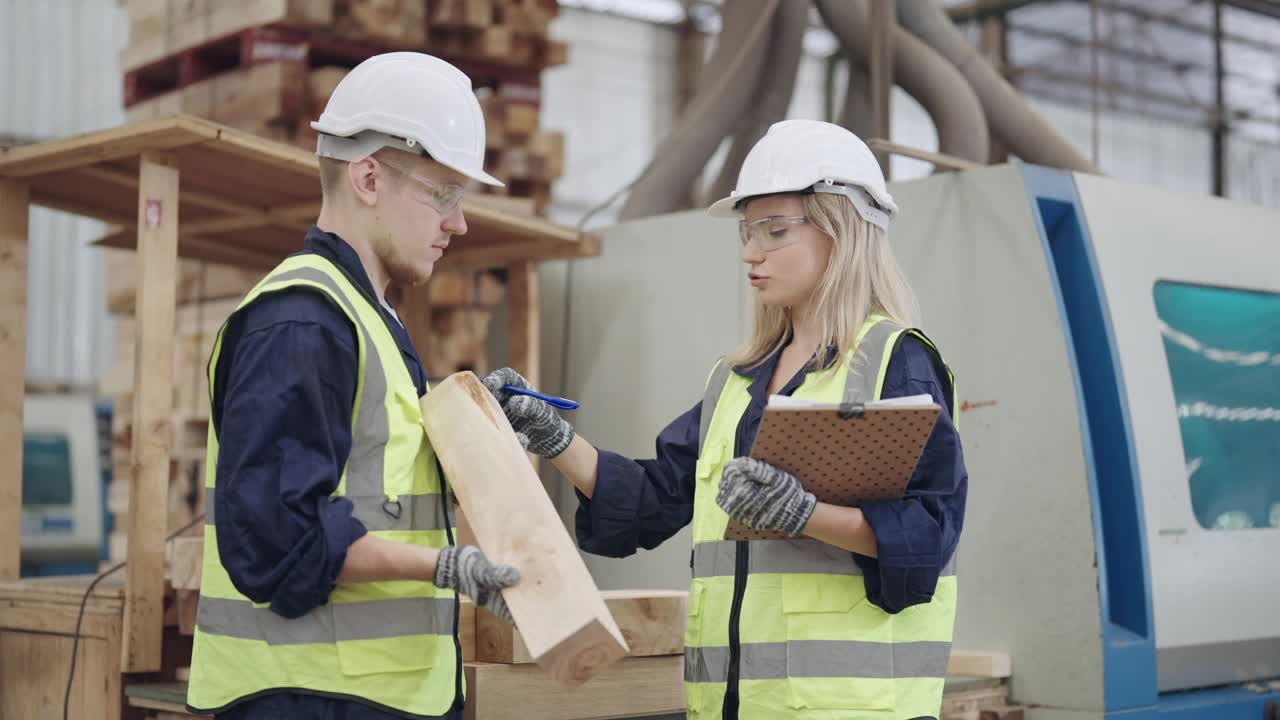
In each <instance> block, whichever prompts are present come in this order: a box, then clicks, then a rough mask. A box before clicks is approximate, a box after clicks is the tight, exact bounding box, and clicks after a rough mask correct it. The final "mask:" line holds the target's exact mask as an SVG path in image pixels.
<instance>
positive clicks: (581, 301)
mask: <svg viewBox="0 0 1280 720" xmlns="http://www.w3.org/2000/svg"><path fill="white" fill-rule="evenodd" d="M891 191H892V192H893V195H894V198H895V200H896V201H897V203H898V205H899V207H900V209H901V211H900V213H899V215H898V217H897V218H896V219H895V220H894V223H893V226H892V228H891V232H890V242H892V243H893V245H894V248H895V252H896V253H897V255H898V257H899V259H900V260H901V261H902V264H903V266H904V268H905V270H906V273H907V276H908V278H909V279H910V281H911V283H912V285H913V287H914V288H915V290H916V292H917V294H918V295H919V297H920V301H921V306H922V310H923V314H924V326H925V330H926V332H928V333H929V335H930V337H932V338H933V339H934V340H935V341H937V342H938V343H939V345H940V347H941V348H942V350H943V353H944V354H945V355H946V357H947V359H948V361H949V362H950V363H951V365H952V367H953V369H954V370H955V373H956V377H957V382H958V387H959V391H960V397H961V401H962V409H961V413H960V414H961V420H960V431H961V434H962V436H963V438H964V447H965V455H966V464H967V467H968V470H969V500H968V511H967V516H966V519H965V526H964V531H963V535H962V539H961V542H960V548H959V550H958V558H957V567H958V574H959V600H958V609H957V621H956V634H955V642H954V647H956V648H959V649H963V650H990V651H1000V652H1008V653H1009V654H1010V656H1011V658H1012V661H1013V677H1012V678H1011V681H1010V682H1011V692H1012V696H1013V697H1014V699H1016V700H1017V701H1018V702H1020V703H1024V704H1026V705H1027V706H1028V707H1029V710H1028V717H1029V718H1031V719H1032V720H1086V719H1089V720H1093V719H1097V720H1101V719H1103V718H1117V719H1124V720H1148V719H1152V720H1154V719H1156V718H1159V719H1161V720H1165V719H1169V718H1172V719H1176V720H1190V719H1192V718H1195V719H1197V720H1199V719H1203V720H1210V719H1211V720H1237V719H1241V720H1243V719H1244V718H1249V719H1250V720H1264V719H1265V720H1276V718H1280V212H1277V211H1275V210H1269V209H1264V208H1259V207H1254V206H1250V205H1246V204H1242V203H1236V202H1228V201H1225V200H1222V199H1217V198H1212V197H1203V196H1196V195H1187V194H1180V193H1172V192H1168V191H1164V190H1160V189H1157V188H1152V187H1148V186H1142V185H1134V184H1128V183H1124V182H1119V181H1116V180H1113V179H1109V178H1103V177H1097V176H1091V175H1086V174H1079V173H1068V172H1059V171H1054V170H1049V169H1045V168H1041V167H1036V166H1027V165H1019V164H1013V165H1001V166H993V167H986V168H980V169H977V170H973V171H967V172H963V173H946V174H939V175H934V176H932V177H929V178H925V179H921V180H912V181H906V182H898V183H893V184H891ZM602 234H603V238H604V247H603V252H602V254H601V256H600V257H599V258H594V259H591V260H587V261H581V262H578V263H576V264H575V269H574V273H575V274H574V278H573V284H574V295H573V300H572V308H573V310H572V322H573V325H572V332H571V333H570V336H569V339H568V342H567V344H566V346H567V348H568V350H569V352H568V353H567V354H566V355H565V358H564V359H565V361H567V362H569V363H570V369H569V371H568V372H567V374H566V377H568V378H569V382H568V384H567V385H566V386H565V387H560V388H558V389H557V388H549V389H550V390H558V391H559V393H560V394H565V395H567V396H569V397H575V398H579V399H581V400H582V402H583V405H582V409H581V410H579V411H577V412H576V416H575V425H576V426H577V427H579V428H580V429H581V430H582V431H583V432H584V434H586V435H587V436H588V437H590V438H591V439H592V440H593V441H596V442H598V443H599V444H600V446H602V447H607V448H611V449H617V450H619V451H622V452H625V453H628V454H631V455H632V456H636V457H651V456H652V455H651V453H652V452H653V450H652V438H653V437H654V436H655V435H656V434H657V432H658V431H659V430H660V429H661V428H662V426H663V425H664V424H665V423H666V422H669V421H670V420H671V419H672V418H674V417H676V416H677V415H678V414H679V413H681V412H683V411H684V410H686V409H688V407H689V406H691V405H692V404H693V403H694V401H696V399H697V398H698V397H700V396H701V393H702V386H703V383H704V382H705V379H706V372H707V371H708V370H709V368H710V367H711V364H712V362H713V361H714V359H715V358H716V357H717V356H718V355H719V354H720V353H723V352H724V351H725V350H726V349H727V348H729V347H732V346H733V345H734V344H735V343H736V342H738V341H739V340H740V339H741V338H742V337H743V336H744V334H745V332H746V330H747V328H748V327H749V319H750V309H749V308H750V289H749V288H747V287H746V283H745V277H744V276H745V270H744V269H743V266H742V264H741V262H740V260H739V258H738V246H737V242H736V228H735V227H734V226H733V224H732V223H730V222H726V221H722V220H716V219H712V218H708V217H707V216H706V214H705V212H704V211H701V210H693V211H688V212H681V213H673V214H669V215H662V216H657V217H652V218H645V219H643V220H637V221H631V222H627V223H622V224H619V225H617V226H614V227H612V228H608V229H606V230H605V231H603V233H602ZM551 294H552V293H547V295H548V296H550V295H551ZM557 300H558V298H557ZM548 302H549V304H548V310H551V309H553V308H552V306H551V305H550V301H548ZM554 309H558V306H557V307H556V308H554ZM672 318H680V321H678V322H673V321H672ZM544 342H545V343H546V344H547V345H548V346H550V347H559V346H560V338H558V337H555V335H554V332H549V333H548V336H547V337H544ZM672 348H679V349H680V350H679V351H678V352H672V351H671V349H672ZM554 362H555V360H554V359H553V363H554ZM547 369H550V367H548V368H547ZM552 372H554V370H552ZM619 387H627V388H628V391H627V392H625V393H620V392H618V389H617V388H619ZM574 507H576V503H575V502H573V500H572V497H571V496H570V495H566V496H565V498H564V501H563V502H562V509H563V511H564V512H565V513H566V514H568V513H571V512H572V510H573V508H574ZM686 533H687V530H686V531H682V533H681V534H680V535H678V536H677V537H676V538H673V539H672V540H670V541H668V542H667V543H665V544H664V545H663V546H661V547H659V548H658V549H656V550H654V551H648V552H641V553H638V554H637V555H634V556H632V557H629V558H626V559H623V560H609V559H603V558H595V557H592V556H588V558H587V562H588V564H589V565H590V567H591V568H592V572H593V573H594V574H595V575H596V577H597V581H598V582H599V583H600V584H601V586H602V587H635V586H637V584H639V585H647V586H650V587H659V586H669V587H681V586H684V585H685V584H686V583H687V582H688V574H687V569H688V547H689V545H688V538H687V535H686Z"/></svg>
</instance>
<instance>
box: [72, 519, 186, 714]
mask: <svg viewBox="0 0 1280 720" xmlns="http://www.w3.org/2000/svg"><path fill="white" fill-rule="evenodd" d="M202 522H204V513H200V514H199V515H198V516H196V518H195V519H194V520H192V521H191V522H189V523H187V524H186V525H183V526H182V527H180V528H178V529H177V530H174V531H173V532H172V533H170V534H169V536H168V537H166V538H165V539H164V540H165V542H168V541H170V540H172V539H174V538H176V537H177V536H179V535H181V534H182V533H184V532H186V531H188V530H190V529H191V528H193V527H195V526H196V525H197V524H198V523H202ZM128 564H129V563H128V561H124V562H118V563H116V564H115V565H112V566H111V567H110V568H109V569H107V570H106V571H105V572H101V573H99V574H98V576H97V577H95V578H94V579H93V582H91V583H89V587H87V588H85V591H84V596H83V597H81V598H80V612H79V613H77V615H76V629H75V633H74V634H73V635H72V639H71V670H70V671H69V672H68V673H67V692H66V694H64V695H63V696H62V720H68V715H69V713H70V712H71V687H72V685H73V684H74V681H75V677H76V653H77V652H78V651H79V649H80V626H81V624H82V623H83V622H84V609H85V606H86V605H88V603H89V596H90V595H92V594H93V589H94V588H95V587H97V586H98V583H100V582H102V581H103V580H104V579H106V577H107V576H108V575H110V574H112V573H114V572H117V571H119V570H120V568H122V567H124V566H125V565H128Z"/></svg>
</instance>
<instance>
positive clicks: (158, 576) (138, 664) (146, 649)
mask: <svg viewBox="0 0 1280 720" xmlns="http://www.w3.org/2000/svg"><path fill="white" fill-rule="evenodd" d="M178 183H179V179H178V164H177V158H176V157H174V156H173V155H172V154H168V153H159V152H151V151H147V152H143V153H142V157H141V163H140V167H139V185H138V220H137V227H138V300H137V304H136V306H135V307H136V308H137V318H138V319H137V338H136V343H137V346H136V350H135V351H134V376H133V377H134V382H133V387H134V401H133V428H134V432H133V447H132V467H133V478H132V482H131V483H130V484H129V536H128V537H129V565H128V568H127V571H128V581H127V584H126V587H125V612H124V615H125V628H124V646H123V654H122V658H121V664H122V666H123V670H124V672H155V671H158V670H160V659H161V654H160V644H161V636H162V631H163V626H164V537H165V534H166V522H167V515H166V513H165V504H164V498H166V497H168V489H169V455H170V445H171V443H172V438H171V433H172V427H171V425H172V413H173V331H174V312H175V310H174V304H175V302H176V298H175V295H176V287H175V284H174V281H173V279H174V277H176V273H177V271H178Z"/></svg>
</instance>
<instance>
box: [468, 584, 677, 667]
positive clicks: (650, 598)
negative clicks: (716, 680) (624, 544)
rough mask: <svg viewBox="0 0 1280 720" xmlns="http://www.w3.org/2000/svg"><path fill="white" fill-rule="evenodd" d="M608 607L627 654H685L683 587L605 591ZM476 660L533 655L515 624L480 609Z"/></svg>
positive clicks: (513, 659) (512, 659) (516, 659)
mask: <svg viewBox="0 0 1280 720" xmlns="http://www.w3.org/2000/svg"><path fill="white" fill-rule="evenodd" d="M601 595H603V596H604V602H605V606H606V607H608V608H609V612H610V614H612V615H613V618H614V620H616V621H617V622H618V629H619V630H621V631H622V636H623V637H624V638H626V640H627V647H628V648H630V651H629V652H628V653H627V655H628V657H653V656H658V655H683V654H684V626H685V621H686V619H687V617H688V601H689V593H687V592H685V591H682V590H606V591H604V592H603V593H601ZM475 659H476V660H480V661H482V662H499V663H517V664H519V663H531V662H533V657H532V656H530V655H529V649H528V648H527V647H525V644H524V640H523V639H522V638H521V637H520V631H518V630H517V629H516V628H515V626H514V625H512V624H511V623H509V622H507V621H505V620H503V619H501V618H499V617H498V616H497V615H494V614H493V613H491V612H489V611H487V610H480V611H478V612H477V613H476V615H475Z"/></svg>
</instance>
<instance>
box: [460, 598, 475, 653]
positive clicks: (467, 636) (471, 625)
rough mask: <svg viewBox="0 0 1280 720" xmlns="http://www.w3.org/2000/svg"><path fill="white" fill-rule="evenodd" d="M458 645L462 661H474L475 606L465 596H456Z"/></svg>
mask: <svg viewBox="0 0 1280 720" xmlns="http://www.w3.org/2000/svg"><path fill="white" fill-rule="evenodd" d="M458 600H459V603H458V644H459V645H461V646H462V659H463V661H466V662H470V661H472V660H475V659H476V604H475V603H473V602H471V598H469V597H467V596H465V595H459V596H458Z"/></svg>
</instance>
